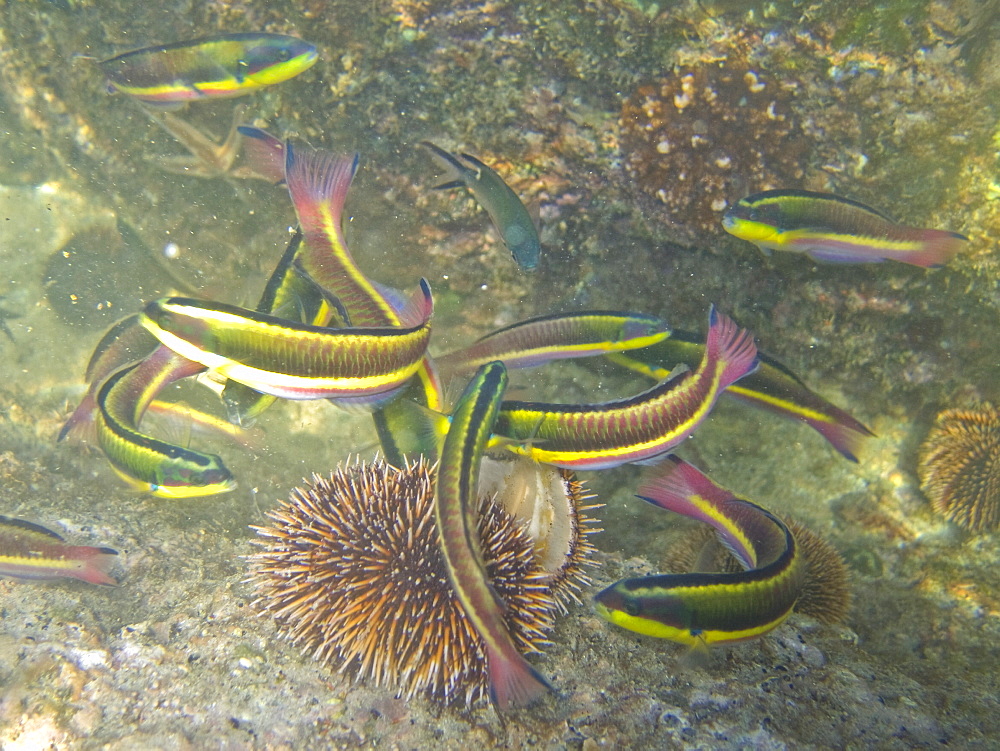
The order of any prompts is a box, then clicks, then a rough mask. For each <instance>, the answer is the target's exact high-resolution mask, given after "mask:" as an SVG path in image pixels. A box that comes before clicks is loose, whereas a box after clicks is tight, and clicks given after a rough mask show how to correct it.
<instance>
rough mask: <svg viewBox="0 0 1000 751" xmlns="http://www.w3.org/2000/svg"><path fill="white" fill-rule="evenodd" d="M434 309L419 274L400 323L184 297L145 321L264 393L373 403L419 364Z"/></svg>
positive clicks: (162, 304) (183, 350)
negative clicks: (301, 316) (355, 324)
mask: <svg viewBox="0 0 1000 751" xmlns="http://www.w3.org/2000/svg"><path fill="white" fill-rule="evenodd" d="M432 312H433V302H432V298H431V292H430V287H429V286H428V285H427V282H426V281H425V280H421V282H420V289H419V290H418V291H417V293H416V294H415V296H414V298H413V300H412V301H411V303H410V305H409V306H408V308H407V311H406V313H405V315H404V316H402V317H403V319H404V322H405V323H406V324H407V326H406V327H405V328H395V327H393V328H390V327H386V328H339V329H336V328H328V327H324V326H312V325H309V324H299V323H294V322H292V321H288V320H286V319H283V318H278V317H276V316H270V315H266V314H263V313H255V312H254V311H251V310H247V309H245V308H239V307H237V306H234V305H225V304H222V303H211V302H205V301H201V300H193V299H190V298H182V297H175V298H165V299H163V300H159V301H156V302H153V303H150V304H149V305H147V306H146V308H145V310H144V311H143V316H142V325H143V326H145V327H146V328H147V329H148V330H149V331H150V332H151V333H152V334H153V336H155V337H156V338H157V339H158V340H159V341H160V342H161V343H163V344H164V345H166V346H168V347H170V349H172V350H173V351H174V352H177V353H178V354H179V355H181V356H183V357H186V358H187V359H189V360H193V361H195V362H198V363H201V364H202V365H204V366H205V367H207V368H209V369H211V370H213V371H215V372H218V373H219V374H221V375H223V376H225V377H226V378H229V379H232V380H234V381H237V382H239V383H243V384H245V385H247V386H249V387H250V388H252V389H255V390H257V391H260V392H263V393H265V394H273V395H274V396H280V397H282V398H285V399H321V398H336V399H338V400H344V399H352V400H357V403H358V404H366V403H368V404H377V403H379V401H380V400H383V399H386V398H389V397H391V395H392V394H394V393H395V392H396V391H397V390H398V389H400V388H401V387H403V386H404V385H405V384H406V382H407V380H408V379H409V378H410V377H411V376H412V375H413V374H414V373H416V372H417V370H418V369H419V368H420V365H421V362H422V360H423V358H424V354H425V353H426V351H427V343H428V341H429V340H430V333H431V330H430V317H431V314H432Z"/></svg>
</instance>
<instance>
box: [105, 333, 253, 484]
mask: <svg viewBox="0 0 1000 751" xmlns="http://www.w3.org/2000/svg"><path fill="white" fill-rule="evenodd" d="M202 370H204V366H202V365H200V364H198V363H195V362H191V361H190V360H186V359H185V358H183V357H180V356H179V355H177V354H175V353H174V352H171V351H170V350H169V349H168V348H167V347H163V346H161V347H159V348H157V349H156V350H155V351H154V352H153V354H151V355H150V356H149V357H147V358H146V359H145V360H143V361H142V362H139V363H136V364H134V365H127V366H126V367H124V368H122V369H121V370H119V371H117V372H115V373H112V374H111V375H110V376H109V377H108V378H107V379H106V380H105V381H104V383H103V384H102V385H101V387H100V389H99V390H98V392H97V416H96V428H97V442H98V445H99V446H100V447H101V450H102V451H103V452H104V454H105V456H106V457H107V459H108V461H109V462H110V464H111V468H112V469H114V471H115V473H116V474H117V475H118V476H119V477H121V478H122V480H124V481H125V482H126V484H128V485H129V486H130V487H132V488H134V489H136V490H139V491H142V492H147V493H151V494H153V495H155V496H158V497H160V498H194V497H200V496H206V495H215V494H217V493H225V492H228V491H230V490H232V489H233V488H235V487H236V483H235V482H234V481H233V478H232V475H231V474H230V472H229V470H228V469H227V468H226V466H225V464H223V462H222V459H220V458H219V457H218V456H216V455H215V454H205V453H202V452H200V451H193V450H191V449H188V448H184V447H183V446H178V445H175V444H172V443H168V442H166V441H161V440H159V439H158V438H154V437H152V436H149V435H146V434H144V433H141V432H140V431H139V429H138V425H139V422H140V420H141V419H142V416H143V414H144V413H145V411H146V409H147V408H148V407H149V404H150V403H151V402H152V401H153V399H154V397H155V396H156V394H157V393H159V392H160V391H161V390H162V389H163V388H164V387H165V386H167V385H168V384H170V383H172V382H173V381H176V380H179V379H180V378H186V377H188V376H192V375H196V374H197V373H200V372H201V371H202Z"/></svg>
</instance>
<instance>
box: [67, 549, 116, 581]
mask: <svg viewBox="0 0 1000 751" xmlns="http://www.w3.org/2000/svg"><path fill="white" fill-rule="evenodd" d="M66 557H67V558H75V559H76V560H79V561H81V562H82V563H83V566H82V567H81V568H80V569H78V570H77V571H75V572H74V573H73V576H74V577H75V578H77V579H80V580H81V581H85V582H87V583H88V584H103V585H105V586H107V587H115V586H117V585H118V582H117V581H115V580H114V579H113V578H112V577H111V575H110V574H109V573H108V572H109V571H111V569H112V567H113V566H114V565H115V562H116V561H117V560H118V551H117V550H115V549H114V548H95V547H91V546H89V545H74V546H70V547H69V548H67V549H66Z"/></svg>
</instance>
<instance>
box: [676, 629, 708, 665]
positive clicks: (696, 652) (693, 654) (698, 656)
mask: <svg viewBox="0 0 1000 751" xmlns="http://www.w3.org/2000/svg"><path fill="white" fill-rule="evenodd" d="M677 662H678V663H679V664H680V665H681V666H683V667H685V668H687V669H689V670H705V669H707V668H708V667H709V665H710V664H711V662H712V651H711V649H709V646H708V644H707V643H706V642H705V640H704V639H703V638H702V637H700V636H699V637H696V641H695V642H694V644H692V645H691V647H690V648H689V649H688V650H687V651H686V652H685V653H684V654H682V655H681V656H680V658H679V659H678V660H677Z"/></svg>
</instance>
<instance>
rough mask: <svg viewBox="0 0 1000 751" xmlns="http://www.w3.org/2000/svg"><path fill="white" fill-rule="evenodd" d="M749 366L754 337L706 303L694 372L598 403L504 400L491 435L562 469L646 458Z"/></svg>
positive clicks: (682, 434)
mask: <svg viewBox="0 0 1000 751" xmlns="http://www.w3.org/2000/svg"><path fill="white" fill-rule="evenodd" d="M756 367H757V348H756V347H755V346H754V343H753V337H752V336H751V335H750V333H749V332H748V331H746V330H745V329H741V328H739V327H738V326H737V325H736V324H735V323H734V322H733V321H732V320H730V319H729V318H727V317H726V316H724V315H722V314H720V313H718V312H717V311H716V310H715V306H712V309H711V312H710V314H709V329H708V338H707V340H706V344H705V356H704V357H703V358H702V361H701V364H700V365H699V366H698V367H697V368H696V369H695V370H694V371H689V372H686V373H682V374H680V375H679V376H677V377H675V378H668V379H666V380H664V381H662V382H661V383H659V384H657V385H656V386H654V387H653V388H651V389H649V390H648V391H645V392H643V393H641V394H639V395H637V396H634V397H632V398H630V399H619V400H615V401H611V402H604V403H602V404H583V405H580V404H544V403H538V402H516V401H505V402H504V403H503V404H502V405H501V406H500V416H499V417H498V418H497V425H496V433H497V434H498V435H499V436H503V437H505V438H509V439H511V440H512V441H514V442H523V443H524V445H510V446H509V447H508V448H510V450H511V451H514V452H515V453H521V454H526V455H528V456H531V457H532V458H533V459H534V460H535V461H539V462H543V463H546V464H554V465H555V466H557V467H565V468H568V469H609V468H611V467H617V466H619V465H622V464H628V463H632V462H640V463H641V462H649V461H653V460H656V459H657V458H659V457H661V456H663V455H664V454H666V453H667V452H669V451H670V450H671V449H672V448H673V447H674V446H677V445H678V444H679V443H681V442H682V441H683V440H684V439H686V438H687V437H688V436H689V435H691V433H693V432H694V430H695V429H696V428H697V427H698V426H699V425H700V424H701V423H702V422H703V421H704V419H705V418H706V417H707V416H708V414H709V412H711V411H712V408H713V407H714V406H715V402H716V400H717V399H718V398H719V395H720V394H721V393H722V392H723V391H724V390H725V389H726V387H727V386H729V385H730V384H731V383H734V382H735V381H738V380H739V379H740V378H742V377H743V376H745V375H747V374H748V373H751V372H753V370H754V369H755V368H756Z"/></svg>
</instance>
